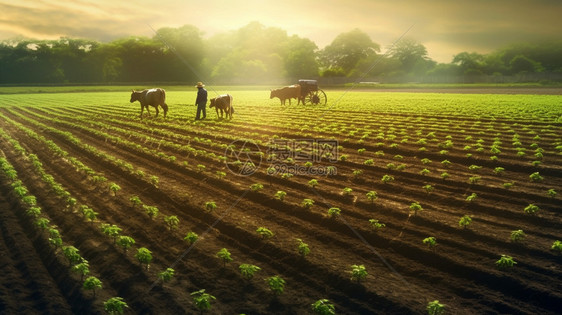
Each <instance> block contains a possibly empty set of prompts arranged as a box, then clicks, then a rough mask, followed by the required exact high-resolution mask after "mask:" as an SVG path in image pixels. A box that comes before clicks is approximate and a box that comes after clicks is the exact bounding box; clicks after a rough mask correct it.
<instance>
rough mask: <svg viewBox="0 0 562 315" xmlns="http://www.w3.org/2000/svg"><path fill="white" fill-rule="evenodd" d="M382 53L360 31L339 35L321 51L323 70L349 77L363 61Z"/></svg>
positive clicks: (376, 45) (367, 36)
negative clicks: (339, 72) (337, 72)
mask: <svg viewBox="0 0 562 315" xmlns="http://www.w3.org/2000/svg"><path fill="white" fill-rule="evenodd" d="M379 51H380V46H379V45H378V44H376V43H374V42H373V41H372V40H371V38H370V37H369V35H367V34H366V33H364V32H363V31H361V30H359V29H354V30H352V31H349V32H347V33H342V34H340V35H338V36H337V37H336V38H335V39H334V40H333V41H332V43H331V44H330V45H328V46H326V47H325V48H324V49H323V50H322V51H320V62H321V64H322V67H323V69H324V70H325V71H326V70H332V71H334V70H335V71H341V73H342V74H343V75H348V74H349V73H350V72H351V71H352V70H353V69H354V68H355V66H356V65H357V64H358V62H359V61H360V60H362V59H365V58H368V57H370V56H372V55H374V54H376V53H377V52H379Z"/></svg>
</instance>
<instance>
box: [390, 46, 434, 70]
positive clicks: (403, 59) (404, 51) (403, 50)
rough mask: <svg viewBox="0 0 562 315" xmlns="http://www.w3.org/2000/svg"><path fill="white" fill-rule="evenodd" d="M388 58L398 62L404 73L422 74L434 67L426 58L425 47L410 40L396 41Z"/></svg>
mask: <svg viewBox="0 0 562 315" xmlns="http://www.w3.org/2000/svg"><path fill="white" fill-rule="evenodd" d="M390 56H392V58H396V59H398V60H399V61H400V63H401V67H400V68H401V69H402V70H403V71H404V72H406V73H410V72H416V73H419V74H423V73H425V72H426V71H427V70H429V68H430V67H433V66H435V63H434V62H432V61H431V60H430V59H429V57H428V56H427V49H426V48H425V46H424V45H422V44H420V43H418V42H417V41H415V40H414V39H411V38H404V39H402V40H400V41H398V42H397V43H396V44H395V45H394V46H393V47H392V49H391V51H390Z"/></svg>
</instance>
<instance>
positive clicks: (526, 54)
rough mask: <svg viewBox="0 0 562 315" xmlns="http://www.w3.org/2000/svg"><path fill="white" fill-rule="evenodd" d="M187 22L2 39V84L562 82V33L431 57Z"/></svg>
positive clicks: (410, 45)
mask: <svg viewBox="0 0 562 315" xmlns="http://www.w3.org/2000/svg"><path fill="white" fill-rule="evenodd" d="M203 35H204V34H203V32H202V31H201V30H199V29H198V28H197V27H195V26H192V25H185V26H182V27H179V28H161V29H159V30H158V31H156V33H155V34H154V36H152V38H149V37H137V36H133V37H128V38H123V39H118V40H115V41H112V42H109V43H100V42H97V41H93V40H88V39H72V38H60V39H59V40H33V39H13V40H4V41H2V42H0V84H118V83H140V82H167V83H190V84H193V83H194V82H197V81H206V82H209V83H214V84H273V83H290V82H296V81H297V80H298V79H301V78H306V79H321V80H325V82H333V83H344V82H352V81H356V80H363V81H377V82H384V83H394V82H423V83H432V82H434V83H462V82H465V83H469V82H470V83H472V82H544V83H547V82H553V81H562V41H560V40H559V41H550V42H542V43H518V44H513V45H510V46H506V47H504V48H501V49H498V50H496V51H494V52H492V53H489V54H479V53H475V52H460V53H458V54H457V55H455V56H454V57H453V58H452V61H451V63H437V62H435V61H433V60H431V59H430V58H429V57H428V53H427V49H426V48H425V46H424V45H422V44H421V43H419V42H417V41H415V40H413V39H403V40H400V41H399V42H398V43H397V44H396V45H395V46H393V47H391V48H390V49H389V50H388V51H387V50H386V49H382V48H381V46H380V44H378V43H376V42H374V41H373V40H372V39H371V38H370V37H369V36H368V35H367V34H366V33H364V32H363V31H361V30H359V29H354V30H351V31H349V32H346V33H341V34H339V35H338V36H336V38H335V39H334V40H333V41H332V43H331V44H329V45H327V46H326V47H324V48H323V49H319V48H318V46H317V45H316V44H315V43H314V42H313V41H311V40H310V39H307V38H302V37H299V36H297V35H292V36H289V35H288V34H287V32H286V31H284V30H282V29H280V28H273V27H266V26H264V25H262V24H260V23H258V22H252V23H250V24H248V25H246V26H244V27H242V28H240V29H238V30H236V31H232V32H228V33H221V34H217V35H214V36H212V37H209V38H204V37H203Z"/></svg>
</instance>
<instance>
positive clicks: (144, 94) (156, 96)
mask: <svg viewBox="0 0 562 315" xmlns="http://www.w3.org/2000/svg"><path fill="white" fill-rule="evenodd" d="M134 101H139V102H140V104H141V113H140V117H141V119H142V113H143V111H144V109H145V108H146V111H147V112H148V116H150V110H149V109H148V106H149V105H150V106H152V107H154V108H155V109H156V116H155V117H158V105H160V106H162V109H163V110H164V117H166V114H167V113H168V105H167V104H166V91H164V89H159V88H156V89H149V90H142V91H135V90H133V93H131V103H132V102H134Z"/></svg>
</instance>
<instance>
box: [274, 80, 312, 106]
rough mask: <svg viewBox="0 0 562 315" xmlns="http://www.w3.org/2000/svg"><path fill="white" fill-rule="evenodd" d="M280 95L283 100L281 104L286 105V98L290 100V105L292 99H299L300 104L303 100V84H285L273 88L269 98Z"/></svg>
mask: <svg viewBox="0 0 562 315" xmlns="http://www.w3.org/2000/svg"><path fill="white" fill-rule="evenodd" d="M274 97H278V98H279V100H281V105H285V100H287V99H288V100H289V105H291V99H292V98H296V99H297V105H298V104H300V102H301V100H302V96H301V86H300V85H298V84H295V85H290V86H285V87H282V88H280V89H275V90H271V94H270V95H269V98H270V99H272V98H274ZM303 104H304V101H303Z"/></svg>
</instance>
